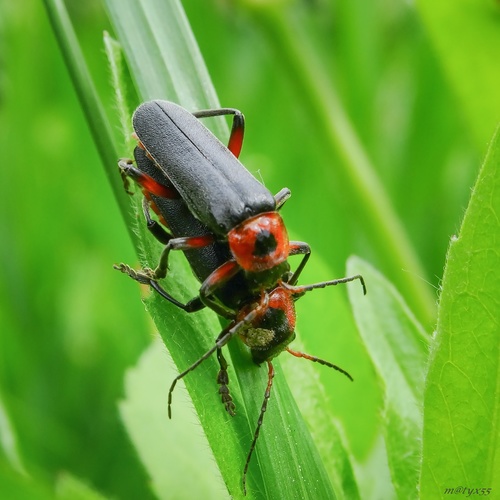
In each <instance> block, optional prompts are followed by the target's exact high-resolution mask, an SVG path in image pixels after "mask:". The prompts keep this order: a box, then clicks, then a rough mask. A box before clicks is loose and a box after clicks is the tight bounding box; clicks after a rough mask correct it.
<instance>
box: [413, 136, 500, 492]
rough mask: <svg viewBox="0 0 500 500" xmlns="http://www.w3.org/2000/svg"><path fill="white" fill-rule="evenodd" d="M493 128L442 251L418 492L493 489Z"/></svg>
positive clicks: (499, 344)
mask: <svg viewBox="0 0 500 500" xmlns="http://www.w3.org/2000/svg"><path fill="white" fill-rule="evenodd" d="M499 165H500V133H499V132H498V130H497V133H496V135H495V137H494V138H493V141H492V143H491V145H490V148H489V151H488V154H487V156H486V159H485V162H484V164H483V166H482V169H481V171H480V173H479V177H478V180H477V183H476V186H475V187H474V190H473V192H472V196H471V200H470V203H469V206H468V208H467V211H466V213H465V217H464V220H463V223H462V227H461V229H460V233H459V236H458V237H454V238H453V239H452V241H451V244H450V248H449V250H448V257H447V261H446V268H445V273H444V277H443V286H442V292H441V297H440V301H439V315H438V325H437V331H436V334H435V337H434V339H433V343H432V346H431V362H430V365H429V372H428V375H427V380H426V389H425V399H424V403H425V407H424V434H423V461H422V476H421V494H422V498H432V497H439V496H441V495H443V492H444V491H445V489H447V488H453V487H456V486H466V487H471V488H483V487H484V488H492V491H500V475H499V474H498V471H499V470H500V453H499V446H498V443H499V442H500V426H499V415H500V396H499V395H500V386H499V384H500V325H499V322H500V316H499V311H500V255H499V248H500V168H499Z"/></svg>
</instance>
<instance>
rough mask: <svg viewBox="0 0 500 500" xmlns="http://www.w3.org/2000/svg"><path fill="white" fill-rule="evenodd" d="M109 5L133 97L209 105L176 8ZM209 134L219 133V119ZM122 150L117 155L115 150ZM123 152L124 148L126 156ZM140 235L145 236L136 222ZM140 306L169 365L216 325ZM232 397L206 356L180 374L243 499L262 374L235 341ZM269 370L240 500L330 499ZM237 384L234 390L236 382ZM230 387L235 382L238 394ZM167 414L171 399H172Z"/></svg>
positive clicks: (184, 290)
mask: <svg viewBox="0 0 500 500" xmlns="http://www.w3.org/2000/svg"><path fill="white" fill-rule="evenodd" d="M107 7H108V11H109V12H110V15H111V18H112V20H113V23H114V25H115V29H116V32H117V34H118V36H119V39H120V41H121V43H122V44H123V46H124V50H125V53H126V56H127V60H128V62H129V65H130V68H131V72H132V75H133V78H134V79H135V81H136V85H137V89H138V93H139V95H140V96H141V99H149V98H166V99H171V100H174V101H177V102H179V103H180V104H182V105H184V106H185V107H187V108H189V109H197V108H204V107H214V106H217V105H218V102H217V100H216V97H215V93H214V91H213V88H212V85H211V83H210V80H209V78H208V74H207V72H206V69H205V66H204V64H203V62H202V59H201V56H200V55H199V51H198V49H197V47H196V45H195V44H194V41H193V38H192V34H191V33H190V31H189V29H188V25H187V23H186V20H185V17H184V15H183V13H182V10H181V9H180V7H179V4H178V3H176V2H170V3H168V4H165V3H164V2H159V1H149V2H146V1H144V2H140V3H138V2H125V3H124V2H123V1H120V2H118V1H111V0H108V1H107ZM215 126H216V127H217V128H216V129H215V131H216V132H217V133H219V134H220V135H221V137H222V138H224V137H227V126H226V124H225V122H224V121H223V120H217V121H216V122H215ZM124 154H125V152H124ZM129 154H130V153H129ZM138 229H139V231H140V232H142V233H145V229H144V227H143V225H139V228H138ZM142 238H143V241H144V244H143V247H142V249H141V251H142V252H143V254H144V256H145V259H144V260H143V264H148V265H149V266H152V265H154V264H155V263H156V261H157V258H158V247H159V245H158V244H157V242H155V241H153V242H151V240H150V237H149V236H148V235H146V234H142ZM178 257H179V259H173V261H172V265H171V272H170V274H169V277H168V279H167V280H166V282H167V283H168V286H167V288H168V289H169V290H171V291H172V293H174V294H175V296H176V297H180V298H181V299H184V300H186V299H188V298H190V297H192V296H194V295H195V294H196V289H197V285H196V284H195V282H194V279H193V278H192V276H191V272H190V271H189V269H188V268H187V266H186V265H185V264H181V261H182V256H178ZM147 307H148V309H149V310H150V312H151V315H152V316H153V318H154V320H155V323H156V325H157V327H158V329H159V331H160V333H161V335H162V338H163V340H164V342H165V344H166V345H167V347H168V349H169V351H170V353H171V355H172V357H173V359H174V361H175V363H176V365H177V366H178V367H179V369H181V368H185V367H187V366H189V365H190V364H191V363H192V362H194V361H195V360H196V359H197V358H199V357H200V356H201V355H202V354H203V353H204V352H206V351H207V350H208V349H209V348H210V347H211V346H212V345H213V341H214V339H215V337H216V335H217V333H218V331H219V330H220V326H218V322H217V320H216V318H215V317H214V315H213V314H212V313H210V312H202V313H197V314H196V315H194V316H192V317H188V315H186V314H185V313H184V312H183V311H179V310H177V309H176V308H175V307H171V306H170V304H167V303H165V301H164V300H161V299H160V298H159V297H157V296H152V297H150V298H149V299H148V300H147ZM229 350H230V353H231V357H232V364H233V366H235V367H236V369H235V370H234V371H233V370H231V371H230V377H231V386H232V393H233V396H234V397H235V400H236V403H237V408H238V414H237V416H236V417H235V418H233V419H230V418H229V417H228V416H227V415H225V414H224V412H223V409H222V407H221V405H220V402H219V401H218V399H219V398H218V395H217V387H216V385H215V375H216V373H217V362H216V360H215V358H211V359H210V360H207V362H205V363H204V364H203V366H202V367H200V369H199V370H197V371H196V372H194V373H193V374H190V375H189V376H188V377H186V380H185V382H186V386H187V388H188V391H189V392H190V395H191V397H192V399H193V403H194V406H195V408H196V410H197V412H198V415H199V417H200V420H201V422H202V425H203V427H204V429H205V432H206V434H207V438H208V441H209V443H210V446H211V447H212V450H213V451H214V455H215V458H216V460H217V463H218V466H219V468H220V470H221V472H222V475H223V477H224V480H225V482H226V485H227V487H228V490H229V492H230V493H231V495H233V496H235V497H241V496H242V489H241V476H242V469H243V465H244V462H245V458H246V454H247V451H248V447H249V445H250V442H251V438H252V435H253V432H254V429H255V426H256V423H257V417H258V414H259V411H260V407H261V405H262V399H263V396H264V389H265V386H266V379H267V373H266V370H265V369H263V368H261V369H258V368H257V367H256V366H255V365H254V364H253V363H252V362H251V361H250V359H249V356H248V352H247V351H246V350H244V349H243V348H242V347H241V346H240V345H238V343H236V342H233V343H232V345H231V346H230V347H229ZM275 364H276V371H277V376H276V378H275V384H274V387H273V394H272V396H271V401H270V404H269V407H268V411H267V412H266V416H265V421H264V427H263V429H262V432H261V434H260V438H259V443H258V446H257V449H256V453H255V455H254V457H253V459H252V463H251V466H250V469H249V475H248V498H260V497H264V496H267V497H276V496H277V495H279V496H285V497H287V498H333V497H334V493H333V491H332V487H331V484H330V479H329V477H328V474H327V472H326V471H325V468H324V466H323V464H322V461H321V459H320V456H319V455H318V452H317V450H316V448H315V445H314V442H313V440H312V438H311V436H310V434H309V432H308V430H307V428H306V426H305V424H304V422H303V420H302V417H301V416H300V414H299V412H298V410H297V407H296V405H295V403H294V400H293V397H292V396H291V394H290V392H289V390H288V387H287V385H286V382H285V380H284V379H283V377H281V376H280V374H281V370H280V367H279V363H278V362H276V363H275ZM238 382H239V387H238ZM239 388H244V390H241V389H239ZM173 411H174V418H175V399H174V410H173Z"/></svg>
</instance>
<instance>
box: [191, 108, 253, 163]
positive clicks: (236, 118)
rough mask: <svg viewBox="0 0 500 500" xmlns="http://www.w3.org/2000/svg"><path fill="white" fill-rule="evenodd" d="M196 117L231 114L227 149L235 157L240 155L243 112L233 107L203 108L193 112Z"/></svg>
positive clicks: (243, 125) (243, 123)
mask: <svg viewBox="0 0 500 500" xmlns="http://www.w3.org/2000/svg"><path fill="white" fill-rule="evenodd" d="M193 115H194V116H196V118H210V117H212V116H223V115H233V125H232V127H231V134H230V136H229V142H228V145H227V149H229V151H231V153H233V155H234V156H236V158H238V157H239V156H240V152H241V147H242V146H243V135H244V133H245V117H244V116H243V113H242V112H241V111H239V110H238V109H234V108H220V109H203V110H201V111H196V112H195V113H193Z"/></svg>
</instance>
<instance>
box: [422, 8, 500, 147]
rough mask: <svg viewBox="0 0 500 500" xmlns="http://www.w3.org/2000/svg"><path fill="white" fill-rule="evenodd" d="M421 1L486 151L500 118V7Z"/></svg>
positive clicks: (472, 126)
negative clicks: (499, 90)
mask: <svg viewBox="0 0 500 500" xmlns="http://www.w3.org/2000/svg"><path fill="white" fill-rule="evenodd" d="M417 3H418V6H419V10H420V13H421V15H422V19H423V21H424V23H425V25H426V27H427V30H428V32H429V34H430V36H431V39H432V41H433V42H434V46H435V48H436V51H437V54H438V57H439V59H440V62H441V65H442V66H443V68H444V70H445V71H446V73H447V76H448V79H449V81H450V82H451V84H452V86H453V87H454V90H455V93H456V95H457V96H458V98H459V100H460V103H461V106H462V108H463V111H464V113H465V116H466V118H467V121H466V123H467V125H468V126H469V127H470V129H471V131H472V133H473V135H474V137H475V139H476V144H477V146H478V148H479V150H480V151H484V150H485V146H486V145H487V141H488V140H489V138H490V137H491V135H492V133H493V131H494V130H495V128H496V125H497V123H498V120H499V119H500V93H499V92H498V82H500V65H499V64H498V54H499V51H500V30H499V29H498V17H499V15H500V5H499V3H498V2H494V1H483V2H478V1H475V0H454V1H453V2H447V1H437V2H436V1H435V0H419V2H417Z"/></svg>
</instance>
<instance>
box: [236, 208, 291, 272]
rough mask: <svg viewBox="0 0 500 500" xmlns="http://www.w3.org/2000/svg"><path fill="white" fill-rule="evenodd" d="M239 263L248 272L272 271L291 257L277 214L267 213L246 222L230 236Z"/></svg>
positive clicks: (279, 217) (280, 220)
mask: <svg viewBox="0 0 500 500" xmlns="http://www.w3.org/2000/svg"><path fill="white" fill-rule="evenodd" d="M228 242H229V248H230V250H231V253H232V254H233V257H234V258H235V260H236V262H237V263H238V264H239V265H240V266H241V267H242V268H243V269H244V270H245V271H247V272H252V273H257V272H261V271H265V270H268V269H272V268H274V267H276V266H278V265H279V264H281V263H282V262H284V261H285V260H286V259H287V258H288V254H289V241H288V234H287V232H286V228H285V225H284V223H283V219H282V218H281V216H280V215H279V214H278V212H265V213H263V214H259V215H256V216H254V217H251V218H250V219H247V220H245V221H243V222H242V223H241V224H239V225H237V226H236V227H235V228H233V229H232V230H231V231H230V232H229V234H228Z"/></svg>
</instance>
